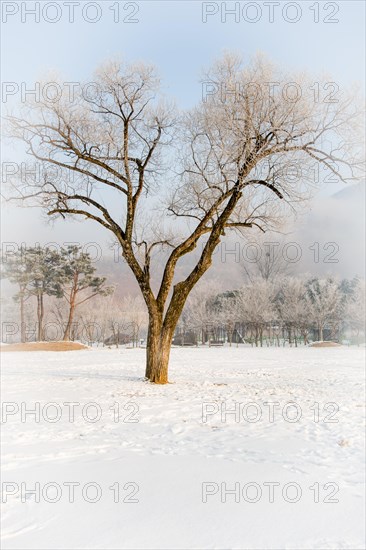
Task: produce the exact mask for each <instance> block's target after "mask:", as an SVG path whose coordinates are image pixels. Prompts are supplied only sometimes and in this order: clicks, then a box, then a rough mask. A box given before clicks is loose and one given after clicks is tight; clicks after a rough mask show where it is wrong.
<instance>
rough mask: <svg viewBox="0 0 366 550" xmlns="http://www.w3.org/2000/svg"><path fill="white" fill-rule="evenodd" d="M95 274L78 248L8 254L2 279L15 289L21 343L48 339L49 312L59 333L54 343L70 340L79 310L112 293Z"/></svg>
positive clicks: (87, 255) (21, 250) (2, 264)
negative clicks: (46, 331) (46, 324)
mask: <svg viewBox="0 0 366 550" xmlns="http://www.w3.org/2000/svg"><path fill="white" fill-rule="evenodd" d="M95 272H96V268H95V267H94V266H93V263H92V259H91V256H90V254H88V253H86V252H83V250H82V248H81V247H80V246H68V247H65V248H63V247H61V248H60V249H58V250H53V249H51V248H48V247H45V248H42V247H40V246H38V247H30V248H25V247H24V248H21V249H19V250H18V251H16V252H13V253H11V254H8V255H7V257H6V258H4V259H3V260H2V262H1V277H2V278H3V279H8V280H9V281H10V282H11V283H12V284H13V285H15V286H16V288H17V291H16V294H15V295H14V296H13V299H14V301H15V302H16V303H17V304H18V307H19V309H18V318H19V324H18V323H17V324H16V325H17V326H19V331H18V332H19V337H20V341H21V342H26V341H27V340H37V341H42V340H44V339H50V337H49V335H48V336H46V334H45V318H46V316H48V317H49V313H50V310H51V309H52V313H53V316H54V321H53V323H54V325H58V326H59V328H60V329H61V334H60V333H59V332H60V331H58V338H57V339H63V340H70V339H71V338H72V337H73V336H74V335H73V325H74V320H75V315H76V313H77V311H78V309H79V308H80V307H81V306H82V305H83V304H85V303H87V302H90V301H91V300H92V299H95V298H97V297H106V296H109V295H111V294H112V293H113V288H112V287H110V286H107V285H106V278H105V277H99V276H97V275H96V274H95ZM33 327H34V328H33ZM9 332H11V331H9ZM60 336H61V337H60Z"/></svg>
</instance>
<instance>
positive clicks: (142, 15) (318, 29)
mask: <svg viewBox="0 0 366 550" xmlns="http://www.w3.org/2000/svg"><path fill="white" fill-rule="evenodd" d="M236 4H237V5H238V6H239V9H240V11H239V12H236V14H230V13H228V12H229V11H230V10H232V9H236V8H235V6H236ZM225 5H226V10H227V13H225ZM45 6H48V7H47V8H46V9H45ZM221 6H223V7H222V8H221ZM1 7H2V22H3V24H2V38H1V41H2V47H1V57H2V63H1V65H2V81H3V92H4V83H5V86H8V84H7V83H13V90H14V95H13V97H11V96H8V97H5V100H6V99H8V102H6V101H5V102H4V95H3V103H2V108H3V109H4V107H5V108H6V107H7V106H8V105H9V104H11V102H12V100H14V99H15V100H18V99H19V98H20V92H21V89H22V87H23V89H24V87H26V88H28V89H32V88H33V87H34V82H35V81H37V79H39V78H40V77H42V75H43V74H45V72H47V71H49V70H56V71H57V72H60V73H61V74H62V75H63V76H64V77H65V81H79V80H84V79H88V78H90V77H91V75H92V72H93V70H94V69H95V67H96V66H97V65H98V63H100V62H101V61H103V60H104V59H106V58H108V57H111V56H115V55H119V56H122V57H126V58H127V59H128V60H139V59H141V60H144V61H149V62H152V63H154V64H155V65H157V67H158V68H159V70H160V73H161V75H162V78H163V84H164V89H165V92H166V94H167V95H169V96H172V97H174V98H175V99H176V101H177V104H178V105H179V106H180V107H190V106H192V105H193V104H194V103H195V102H197V101H198V100H199V99H200V97H201V86H200V84H199V78H200V74H201V70H202V68H203V67H205V66H207V65H209V64H210V62H211V61H212V60H213V59H214V58H215V57H217V56H218V55H220V53H222V51H223V50H225V49H228V50H236V51H239V52H241V53H242V54H243V55H244V56H245V57H247V58H249V57H250V56H251V55H253V54H254V53H256V52H257V51H258V50H260V51H263V52H264V53H266V54H267V55H268V56H270V57H271V58H272V59H273V60H274V61H275V62H278V63H280V64H281V65H283V66H284V67H285V68H289V69H295V70H302V69H304V70H307V71H309V72H312V73H319V72H326V73H329V74H330V75H332V79H333V80H334V81H335V82H336V83H337V84H338V85H339V86H340V87H341V86H344V85H350V84H352V83H356V82H360V83H361V84H362V85H363V84H364V77H365V73H364V66H365V59H364V56H365V54H364V49H365V48H364V40H365V32H364V20H365V2H363V1H348V0H347V1H341V2H339V1H338V2H312V1H301V2H259V1H258V2H239V3H235V2H226V3H222V2H206V3H205V2H203V3H202V2H199V1H187V0H185V1H182V2H181V1H164V2H154V1H151V0H149V1H142V2H116V1H108V0H106V1H103V2H99V3H98V2H83V1H81V0H80V1H79V2H63V1H60V2H57V3H56V2H38V3H37V2H2V3H1ZM34 10H35V12H36V14H35V15H34V14H32V13H31V12H32V11H34ZM72 11H73V12H74V13H73V19H74V21H73V22H70V21H69V20H70V17H71V12H72ZM36 17H37V18H38V17H39V22H36V21H35V19H36ZM225 18H226V20H225ZM235 18H236V19H237V20H236V21H235ZM114 19H118V20H119V21H116V22H115V21H114ZM93 20H95V22H92V21H93ZM51 21H54V22H53V23H52V22H51ZM131 21H135V22H131ZM22 83H23V84H22ZM17 89H19V92H17V91H16V90H17ZM6 90H9V87H7V88H6ZM12 155H13V156H14V155H15V156H16V154H15V153H14V151H12V150H11V149H9V148H6V147H5V148H4V150H3V160H11V159H12V158H13V157H12ZM340 189H341V186H339V185H337V184H332V185H330V184H328V185H327V186H324V187H322V189H321V190H320V192H319V194H318V196H317V197H316V199H315V202H314V203H313V204H312V209H313V211H314V212H315V214H314V215H313V217H312V218H309V219H310V220H311V223H310V225H309V223H308V224H307V223H306V221H305V223H304V225H303V233H302V235H303V236H304V235H307V232H309V237H308V238H307V237H306V238H305V241H309V243H310V241H311V240H312V239H313V233H314V232H315V234H316V235H318V236H319V237H320V238H319V239H318V240H321V241H324V242H327V241H329V240H330V241H333V240H334V239H338V240H339V239H341V238H342V239H343V241H344V240H345V239H346V241H347V239H348V240H349V242H350V243H351V242H352V246H354V245H355V243H354V240H355V234H356V235H357V234H358V232H359V231H360V228H361V230H362V227H363V217H364V216H363V210H362V208H361V209H360V206H359V204H358V200H359V199H355V205H356V204H358V210H357V220H354V223H353V221H352V220H351V221H350V222H349V224H348V227H344V226H342V227H341V226H340V224H338V225H337V223H336V217H335V211H334V210H333V208H332V207H330V203H329V200H328V198H327V197H330V196H331V195H333V194H334V193H336V192H338V191H339V190H340ZM351 195H352V197H354V196H357V193H356V195H355V194H351ZM351 195H350V197H351ZM349 200H350V201H352V200H353V199H352V198H349ZM352 204H353V203H352ZM348 207H349V208H351V209H352V208H353V207H352V206H350V205H349V206H348ZM329 208H330V210H329ZM332 211H333V213H334V216H332ZM325 213H327V214H326V215H327V218H326V219H327V220H328V222H327V224H325V225H324V224H322V222H321V220H322V219H324V216H323V214H325ZM306 219H307V218H305V220H306ZM348 219H349V217H348ZM316 224H318V226H319V227H318V226H317V225H316ZM2 229H3V233H2V240H3V241H14V242H24V241H25V242H27V243H28V244H33V243H34V242H38V241H40V242H43V243H44V242H48V241H57V242H66V241H77V242H79V241H80V242H87V241H94V240H95V241H97V242H99V243H101V246H103V247H105V246H106V243H107V241H108V236H107V235H101V234H100V232H99V229H96V228H95V227H94V226H93V225H92V224H87V223H85V222H82V223H77V224H76V223H71V222H57V223H56V224H55V226H54V227H53V228H51V227H50V226H49V225H46V224H45V223H44V221H42V220H41V216H40V215H39V212H38V211H37V210H36V209H21V210H20V209H17V210H14V208H11V207H9V206H8V205H7V206H5V207H4V209H3V218H2ZM327 232H328V233H329V235H328V234H327ZM347 242H348V241H347ZM345 246H346V247H347V246H348V245H345ZM355 254H356V255H357V254H358V253H352V256H353V257H354V256H355ZM346 261H347V262H349V261H350V260H349V259H347V260H344V262H346ZM356 263H357V262H356ZM348 267H349V266H348ZM355 270H356V271H359V262H358V263H357V265H356V266H355Z"/></svg>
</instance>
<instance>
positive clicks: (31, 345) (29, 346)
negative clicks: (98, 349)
mask: <svg viewBox="0 0 366 550" xmlns="http://www.w3.org/2000/svg"><path fill="white" fill-rule="evenodd" d="M82 349H89V348H88V346H85V345H84V344H80V342H26V343H25V344H7V345H5V346H4V345H3V346H0V351H1V352H3V351H78V350H82Z"/></svg>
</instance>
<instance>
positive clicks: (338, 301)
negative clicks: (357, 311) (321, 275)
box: [307, 277, 343, 341]
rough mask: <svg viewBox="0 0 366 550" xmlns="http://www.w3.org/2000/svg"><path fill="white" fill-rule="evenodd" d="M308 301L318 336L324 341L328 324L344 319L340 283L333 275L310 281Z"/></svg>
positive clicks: (308, 284)
mask: <svg viewBox="0 0 366 550" xmlns="http://www.w3.org/2000/svg"><path fill="white" fill-rule="evenodd" d="M307 303H308V307H309V314H310V318H311V319H312V321H313V322H314V323H315V325H316V327H317V330H318V338H319V340H320V341H323V338H324V329H325V327H326V326H327V324H329V325H335V324H336V323H339V322H340V320H341V319H342V313H343V312H342V293H341V290H340V287H339V284H338V283H337V282H336V281H334V280H333V279H332V278H331V277H328V278H325V279H312V280H310V281H308V283H307Z"/></svg>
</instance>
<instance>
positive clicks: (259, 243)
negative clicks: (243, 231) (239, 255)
mask: <svg viewBox="0 0 366 550" xmlns="http://www.w3.org/2000/svg"><path fill="white" fill-rule="evenodd" d="M284 245H285V241H284V237H283V236H282V235H281V236H280V237H278V236H277V237H274V236H270V235H267V234H263V233H261V234H258V235H255V236H254V237H253V239H251V240H250V241H249V242H248V243H247V248H246V250H247V254H246V255H247V258H246V259H245V260H244V259H242V261H241V267H242V269H243V272H244V275H245V278H246V279H249V280H253V279H255V278H256V277H262V279H265V280H266V281H269V280H271V281H275V280H276V279H278V278H279V277H284V276H286V275H289V274H290V273H291V267H292V265H291V263H290V262H289V261H288V260H286V258H285V257H284V255H283V249H284Z"/></svg>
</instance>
